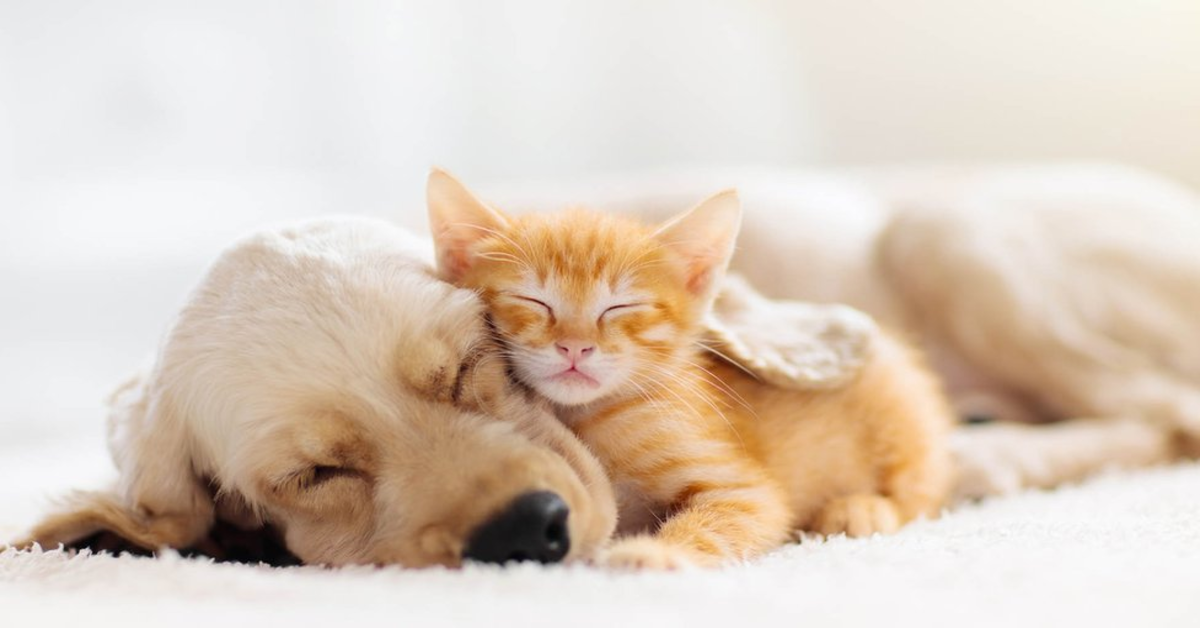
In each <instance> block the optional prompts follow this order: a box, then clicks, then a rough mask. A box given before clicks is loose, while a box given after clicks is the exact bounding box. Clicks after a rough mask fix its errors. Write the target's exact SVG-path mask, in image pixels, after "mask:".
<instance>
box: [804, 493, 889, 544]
mask: <svg viewBox="0 0 1200 628" xmlns="http://www.w3.org/2000/svg"><path fill="white" fill-rule="evenodd" d="M814 527H815V529H816V531H817V532H820V533H821V534H824V535H826V536H828V535H831V534H845V535H846V536H850V537H864V536H871V535H872V534H891V533H892V532H895V531H896V530H898V529H900V513H899V512H897V510H896V505H895V504H894V503H892V500H890V499H888V498H886V497H882V496H880V495H850V496H848V497H839V498H837V499H834V500H832V501H830V502H829V503H828V504H826V505H825V508H824V510H822V511H821V514H820V515H819V516H818V517H817V522H816V525H815V526H814Z"/></svg>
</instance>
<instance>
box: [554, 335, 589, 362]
mask: <svg viewBox="0 0 1200 628" xmlns="http://www.w3.org/2000/svg"><path fill="white" fill-rule="evenodd" d="M554 347H555V348H556V349H558V354H559V355H561V356H563V357H564V358H566V359H568V360H570V361H571V364H575V363H576V362H579V361H581V360H583V359H584V358H586V357H588V356H589V355H591V354H592V353H593V352H594V351H595V350H596V345H594V344H592V343H590V342H587V341H585V340H561V341H559V342H556V343H554Z"/></svg>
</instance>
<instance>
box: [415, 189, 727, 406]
mask: <svg viewBox="0 0 1200 628" xmlns="http://www.w3.org/2000/svg"><path fill="white" fill-rule="evenodd" d="M428 195H429V217H430V223H431V227H432V231H433V235H434V243H435V246H436V249H437V264H438V272H439V273H440V274H441V276H442V278H443V279H445V280H447V281H450V282H452V283H455V284H457V285H460V286H464V287H468V288H474V289H476V290H478V291H479V292H480V294H482V295H483V298H484V300H485V301H486V302H487V304H488V308H489V310H490V312H491V316H492V320H493V323H494V325H495V329H496V331H497V333H498V334H499V335H500V336H501V338H502V339H503V340H504V341H505V344H506V348H507V351H508V354H509V356H510V360H511V363H512V366H513V369H514V371H515V372H516V374H517V377H519V378H520V379H521V380H522V381H523V382H525V383H526V384H527V385H529V386H530V387H532V388H533V389H534V390H536V391H537V392H538V393H540V394H541V395H542V396H544V397H546V398H548V399H550V400H551V401H554V402H556V403H559V404H562V405H580V404H586V403H589V402H591V401H594V400H596V399H599V398H601V397H605V396H608V395H612V394H620V395H625V394H638V393H643V394H644V393H653V392H654V389H655V388H657V387H661V386H663V385H664V384H665V383H667V382H669V381H670V379H671V378H672V377H673V376H672V375H671V374H670V372H669V370H670V369H672V368H677V367H678V365H679V364H680V362H679V361H680V360H687V359H689V357H688V356H690V355H693V354H694V353H695V349H694V343H695V342H696V341H697V340H698V334H699V332H700V323H701V320H702V318H703V316H704V314H705V312H706V311H707V310H708V308H709V306H710V305H711V303H712V299H713V296H714V294H715V291H716V285H717V282H718V281H719V279H720V278H721V276H722V275H723V274H724V272H725V268H726V266H727V265H728V263H729V258H730V255H731V254H732V253H733V244H734V240H735V239H736V236H737V231H738V226H739V223H740V220H741V208H740V205H739V202H738V198H737V194H736V193H735V192H733V191H732V190H730V191H725V192H721V193H719V194H717V195H715V196H713V197H711V198H709V199H708V200H706V201H704V202H702V203H700V204H699V205H697V206H696V207H694V208H692V209H691V210H689V211H687V212H685V213H683V214H681V215H679V216H678V217H676V218H674V219H672V220H669V221H667V222H666V223H664V224H662V225H658V226H648V225H643V224H641V223H639V222H637V221H634V220H631V219H629V218H624V217H620V216H616V215H612V214H603V213H595V212H587V211H582V210H572V211H566V212H561V213H555V214H525V215H516V216H510V215H507V214H504V213H502V212H500V211H498V210H496V209H494V208H492V207H489V206H487V205H485V204H484V203H482V202H480V201H479V200H478V199H476V198H475V196H473V195H472V194H471V193H470V192H469V191H468V190H467V189H466V188H465V187H463V185H462V184H461V183H459V182H458V181H457V180H455V179H454V178H453V177H451V176H450V175H449V174H446V173H445V172H442V171H440V170H435V171H433V172H432V173H431V174H430V176H429V187H428Z"/></svg>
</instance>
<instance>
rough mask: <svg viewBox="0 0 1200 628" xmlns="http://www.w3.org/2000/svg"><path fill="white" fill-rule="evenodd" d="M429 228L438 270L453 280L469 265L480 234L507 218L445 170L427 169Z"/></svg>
mask: <svg viewBox="0 0 1200 628" xmlns="http://www.w3.org/2000/svg"><path fill="white" fill-rule="evenodd" d="M425 197H426V203H427V204H428V207H429V229H430V231H431V232H432V233H433V245H434V248H435V249H436V251H437V267H438V273H439V275H440V276H441V278H442V279H444V280H446V281H449V282H451V283H455V282H457V281H458V280H460V279H462V277H463V275H465V274H466V273H467V271H469V270H470V269H471V264H472V263H473V262H474V252H473V250H472V249H473V248H474V246H475V244H476V243H478V242H479V241H480V240H482V239H483V238H486V237H488V236H489V235H492V234H493V233H495V232H497V231H501V230H504V229H507V228H508V218H506V217H505V216H504V214H502V213H500V212H499V211H497V210H495V209H493V208H491V207H488V206H487V205H486V204H484V203H483V201H480V200H479V199H478V198H476V197H475V195H474V194H472V193H471V191H470V190H468V189H467V188H466V186H464V185H463V184H462V183H460V182H459V181H458V179H455V178H454V177H453V176H451V175H450V173H448V172H446V171H445V170H440V169H438V168H434V169H433V170H431V171H430V172H429V179H428V181H427V183H426V186H425Z"/></svg>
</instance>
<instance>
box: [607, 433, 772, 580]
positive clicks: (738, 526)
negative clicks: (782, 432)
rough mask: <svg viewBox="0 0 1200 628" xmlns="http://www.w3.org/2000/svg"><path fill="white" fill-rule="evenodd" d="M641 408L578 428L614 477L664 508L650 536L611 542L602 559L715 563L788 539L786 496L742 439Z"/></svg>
mask: <svg viewBox="0 0 1200 628" xmlns="http://www.w3.org/2000/svg"><path fill="white" fill-rule="evenodd" d="M645 412H646V414H645V415H635V416H628V417H624V418H625V419H627V420H624V421H622V422H621V424H620V425H619V426H615V425H614V424H613V423H609V424H608V425H606V426H604V427H603V428H601V429H597V430H586V429H585V432H590V433H584V434H583V437H584V440H585V442H588V443H589V444H590V445H592V446H593V448H594V449H595V450H596V453H597V454H598V455H599V456H600V458H601V459H602V460H604V461H605V462H606V464H607V466H608V467H609V468H610V470H611V471H612V472H613V475H614V476H615V477H618V478H620V480H622V481H624V482H629V483H631V484H633V485H634V486H635V487H636V490H637V491H638V492H640V493H641V494H642V495H644V496H645V497H646V499H647V500H648V501H649V502H651V503H656V504H665V505H667V506H668V508H667V512H668V515H667V517H666V518H665V520H664V521H663V522H662V524H661V525H660V526H659V528H658V530H656V531H655V533H654V534H653V535H652V536H637V537H630V538H625V539H619V540H617V541H615V542H614V543H613V545H611V546H610V548H609V551H608V552H607V556H606V557H605V558H604V559H603V562H604V563H606V564H607V565H610V566H613V567H618V568H650V569H673V568H678V567H682V566H685V565H696V566H714V565H718V564H721V563H722V562H726V561H729V560H738V559H744V558H748V557H751V556H754V555H757V554H759V553H761V552H763V551H766V550H768V549H770V548H772V547H775V546H777V545H779V544H781V543H783V542H784V541H785V540H787V538H788V535H789V533H790V532H791V513H790V511H789V508H788V503H787V498H786V494H785V493H784V491H783V490H782V489H781V488H780V487H779V486H778V484H777V483H776V482H775V481H774V480H773V479H771V477H770V476H769V475H768V474H767V472H766V471H765V470H764V469H763V468H762V467H761V466H760V465H759V463H758V462H757V461H755V460H753V459H752V458H751V457H750V456H749V455H748V454H747V453H746V452H745V451H744V450H743V449H742V448H741V447H740V444H734V443H730V442H725V441H723V440H722V439H721V438H719V437H714V436H713V434H711V433H705V430H704V428H702V427H697V425H696V419H695V417H692V416H686V414H684V416H682V417H680V418H679V419H677V420H672V419H671V418H670V417H664V416H663V415H661V414H656V415H653V416H652V415H651V414H650V413H651V412H653V410H646V411H645ZM681 414H682V413H681ZM618 436H619V438H618Z"/></svg>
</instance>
